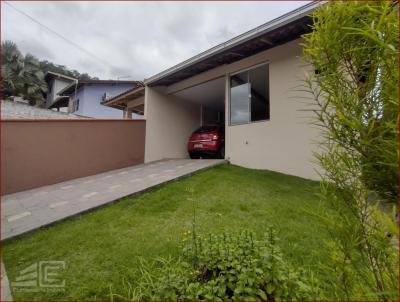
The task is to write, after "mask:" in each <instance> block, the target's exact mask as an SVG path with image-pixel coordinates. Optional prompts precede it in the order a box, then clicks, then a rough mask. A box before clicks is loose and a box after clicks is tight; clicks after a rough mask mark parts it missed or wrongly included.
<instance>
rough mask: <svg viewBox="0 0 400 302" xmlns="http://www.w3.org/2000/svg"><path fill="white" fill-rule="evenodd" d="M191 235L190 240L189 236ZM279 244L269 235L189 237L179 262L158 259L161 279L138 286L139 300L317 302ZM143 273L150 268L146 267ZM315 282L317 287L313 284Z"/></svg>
mask: <svg viewBox="0 0 400 302" xmlns="http://www.w3.org/2000/svg"><path fill="white" fill-rule="evenodd" d="M187 234H189V235H190V232H188V233H187ZM277 240H278V238H277V237H276V235H275V231H274V230H273V229H269V230H268V233H267V234H266V235H265V237H264V238H262V239H261V240H258V239H257V238H256V236H255V234H254V233H252V232H249V231H244V232H242V233H239V234H227V233H225V234H223V235H212V234H210V235H208V236H206V237H204V238H203V237H201V236H190V237H186V238H184V244H183V247H182V257H181V258H180V259H179V260H176V259H175V260H174V259H172V258H170V259H158V260H157V261H156V263H154V264H153V265H155V266H157V265H158V266H159V271H158V272H159V273H158V274H157V276H153V277H150V279H149V275H148V274H147V273H144V274H143V276H144V277H145V280H144V281H143V280H142V281H141V282H139V287H141V289H140V293H141V295H140V296H137V295H136V296H131V297H129V298H130V299H132V298H134V299H138V300H143V299H148V300H169V301H171V300H216V301H218V300H241V301H244V300H246V301H255V300H263V301H266V300H268V301H273V300H286V301H289V300H312V299H316V298H317V297H316V295H317V294H318V287H317V286H316V284H315V283H316V282H315V281H312V279H311V278H308V277H306V274H305V271H303V270H300V269H295V268H293V267H291V266H290V265H289V264H288V263H287V262H285V261H284V259H283V257H282V254H281V252H280V251H279V249H278V247H277ZM143 267H144V270H143V271H144V272H146V271H153V272H154V267H153V268H151V269H150V270H148V267H149V264H148V263H146V264H145V265H144V266H143ZM311 281H312V282H311Z"/></svg>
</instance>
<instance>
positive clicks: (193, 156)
mask: <svg viewBox="0 0 400 302" xmlns="http://www.w3.org/2000/svg"><path fill="white" fill-rule="evenodd" d="M189 156H190V158H191V159H198V158H199V156H198V155H197V154H193V153H189Z"/></svg>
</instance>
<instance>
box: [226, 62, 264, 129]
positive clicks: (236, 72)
mask: <svg viewBox="0 0 400 302" xmlns="http://www.w3.org/2000/svg"><path fill="white" fill-rule="evenodd" d="M269 65H270V61H269V60H268V61H264V62H262V63H259V64H256V65H252V66H250V67H247V68H243V69H240V70H237V71H235V72H231V73H229V74H228V89H229V106H228V113H229V115H228V119H229V121H228V125H229V126H232V127H233V126H240V125H249V124H255V123H263V122H268V121H270V120H271V106H270V105H271V99H270V85H269V83H270V77H269ZM262 66H265V67H268V68H267V73H268V107H269V108H268V109H269V110H268V111H269V118H267V119H263V120H257V121H253V122H252V121H251V97H250V95H251V91H249V99H248V103H249V105H248V108H249V118H248V121H247V122H244V123H238V124H232V122H231V112H232V102H231V101H232V98H231V77H232V76H234V75H236V74H239V73H242V72H248V73H247V79H248V83H249V84H250V85H249V88H250V89H251V82H250V72H249V71H250V70H253V69H256V68H259V67H262Z"/></svg>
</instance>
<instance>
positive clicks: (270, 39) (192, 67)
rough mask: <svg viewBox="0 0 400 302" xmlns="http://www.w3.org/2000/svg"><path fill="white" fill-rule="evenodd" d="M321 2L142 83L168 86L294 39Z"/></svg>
mask: <svg viewBox="0 0 400 302" xmlns="http://www.w3.org/2000/svg"><path fill="white" fill-rule="evenodd" d="M323 3H324V1H316V2H311V3H309V4H306V5H304V6H301V7H299V8H298V9H296V10H293V11H291V12H289V13H287V14H284V15H282V16H280V17H278V18H276V19H273V20H271V21H269V22H267V23H265V24H263V25H260V26H258V27H256V28H254V29H252V30H250V31H247V32H245V33H243V34H241V35H239V36H237V37H235V38H233V39H230V40H228V41H226V42H224V43H222V44H219V45H217V46H215V47H213V48H210V49H209V50H206V51H204V52H202V53H200V54H198V55H196V56H194V57H192V58H190V59H188V60H186V61H183V62H182V63H180V64H178V65H175V66H173V67H171V68H169V69H167V70H165V71H163V72H160V73H158V74H156V75H154V76H152V77H150V78H148V79H145V80H144V83H145V84H146V85H148V86H168V85H172V84H174V83H177V82H179V81H182V80H184V79H186V78H189V77H192V76H194V75H196V74H199V73H202V72H204V71H207V70H209V69H212V68H215V67H218V66H220V65H224V64H230V63H232V62H235V61H238V60H241V59H243V58H245V57H248V56H251V55H254V54H256V53H258V52H261V51H264V50H267V49H269V48H273V47H275V46H278V45H281V44H284V43H286V42H289V41H292V40H294V39H297V38H299V37H300V36H301V35H302V34H305V33H308V32H310V31H311V27H310V25H311V24H312V18H311V17H310V16H309V14H310V13H311V12H312V11H313V10H314V9H316V8H317V7H318V6H320V5H321V4H323Z"/></svg>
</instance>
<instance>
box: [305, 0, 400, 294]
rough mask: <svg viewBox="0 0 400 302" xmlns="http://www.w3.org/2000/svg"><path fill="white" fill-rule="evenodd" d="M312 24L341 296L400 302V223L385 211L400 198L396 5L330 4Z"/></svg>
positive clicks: (308, 40)
mask: <svg viewBox="0 0 400 302" xmlns="http://www.w3.org/2000/svg"><path fill="white" fill-rule="evenodd" d="M312 27H313V30H312V32H311V33H309V34H307V35H305V36H303V38H304V48H303V49H304V59H305V62H306V64H307V65H308V66H309V67H310V72H309V73H308V76H307V78H306V86H307V90H308V91H309V92H310V93H311V99H312V104H313V109H314V112H315V124H316V125H318V126H319V127H320V130H321V136H320V142H319V143H320V145H319V147H320V148H319V150H318V151H319V153H318V154H316V157H317V159H318V160H319V163H320V166H321V167H322V168H323V169H322V170H323V171H324V172H323V174H322V178H323V181H322V194H321V196H322V198H323V199H324V200H325V201H326V202H327V204H329V205H330V209H327V213H326V215H325V217H324V221H325V222H326V225H327V227H328V228H329V231H330V233H331V234H332V242H330V243H329V244H330V245H329V250H330V251H332V255H331V256H332V258H331V260H332V263H330V264H329V263H328V264H327V265H329V266H330V268H331V269H332V273H333V274H334V275H335V276H336V277H337V280H338V282H337V284H335V285H334V286H335V288H336V289H338V293H339V294H340V296H341V297H343V298H345V299H354V298H359V299H366V298H368V299H376V300H382V301H390V300H397V299H398V257H397V252H398V250H397V249H396V246H397V242H396V240H393V238H396V239H397V236H398V226H397V225H396V221H395V217H394V216H395V215H390V211H388V210H387V207H388V205H390V206H392V207H394V208H395V209H394V211H396V202H397V201H398V197H399V195H398V182H397V179H398V139H397V138H398V130H397V129H398V127H399V121H400V118H399V112H398V92H399V90H398V74H399V69H398V55H397V52H398V37H399V26H398V2H396V1H366V2H362V1H348V2H347V1H331V2H328V3H327V4H325V5H322V6H321V7H320V8H319V9H317V10H316V11H315V12H314V13H313V26H312ZM331 210H333V212H334V213H335V214H336V215H334V216H335V217H333V215H332V211H331ZM360 284H362V285H363V286H360Z"/></svg>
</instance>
